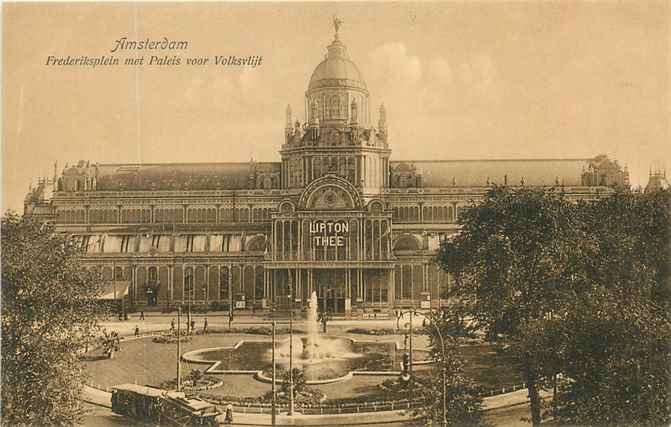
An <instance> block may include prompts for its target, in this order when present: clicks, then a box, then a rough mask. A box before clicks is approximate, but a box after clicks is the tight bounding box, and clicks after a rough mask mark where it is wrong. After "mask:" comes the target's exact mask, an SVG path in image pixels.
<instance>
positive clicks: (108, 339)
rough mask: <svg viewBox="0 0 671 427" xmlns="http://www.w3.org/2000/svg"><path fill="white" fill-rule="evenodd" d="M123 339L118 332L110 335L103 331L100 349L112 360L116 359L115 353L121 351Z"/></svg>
mask: <svg viewBox="0 0 671 427" xmlns="http://www.w3.org/2000/svg"><path fill="white" fill-rule="evenodd" d="M120 341H121V338H120V337H119V334H118V333H117V332H114V331H112V332H110V333H108V332H107V331H106V330H104V329H103V334H102V336H101V337H100V347H101V348H102V350H103V353H104V354H106V355H107V357H109V358H110V359H113V358H114V353H116V352H117V351H119V349H120V348H121V345H120Z"/></svg>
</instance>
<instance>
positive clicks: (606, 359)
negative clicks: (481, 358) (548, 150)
mask: <svg viewBox="0 0 671 427" xmlns="http://www.w3.org/2000/svg"><path fill="white" fill-rule="evenodd" d="M462 225H463V230H462V233H461V234H460V235H459V236H458V237H457V238H455V239H454V241H452V242H448V243H446V244H445V245H444V246H443V247H442V248H441V253H440V257H439V258H440V260H441V262H442V264H443V265H444V266H445V267H446V268H447V270H448V271H450V272H452V273H454V274H455V275H456V278H457V286H456V287H455V295H456V296H458V297H460V298H461V301H464V302H465V306H466V307H467V309H468V311H469V312H470V314H471V316H473V318H474V319H475V320H476V322H478V324H479V326H483V327H485V328H486V329H488V330H489V332H491V333H492V335H494V334H496V333H505V334H508V335H509V336H510V337H511V338H512V339H513V346H512V348H513V350H514V351H515V352H516V354H517V355H518V356H519V358H520V361H521V362H522V364H521V366H522V368H523V375H524V377H525V380H526V381H527V383H528V384H529V396H530V400H531V415H532V421H533V423H534V424H538V423H539V422H540V419H541V404H540V400H539V399H538V394H537V392H534V390H533V389H534V388H538V387H543V388H550V387H554V388H555V389H558V392H559V393H557V394H556V399H555V400H554V401H553V407H552V411H551V414H552V415H553V416H554V417H555V418H556V420H557V421H558V422H560V423H568V424H590V425H591V424H597V425H598V424H601V425H603V424H607V425H614V424H615V425H668V424H669V423H670V422H671V397H670V393H669V384H671V369H670V368H671V327H670V326H669V325H670V321H669V315H668V313H669V308H670V307H671V273H670V269H671V193H669V191H660V192H656V193H652V194H641V193H632V192H619V193H616V194H615V195H613V196H609V197H604V198H601V199H598V200H595V201H591V202H580V203H576V204H573V203H567V202H566V201H565V200H564V199H563V196H562V195H561V193H557V192H556V191H542V190H524V189H522V190H511V189H505V188H503V189H502V188H494V189H492V191H491V192H490V193H489V194H488V196H487V198H486V200H485V202H484V203H483V204H482V205H481V206H478V207H475V208H473V209H472V210H470V211H469V212H468V213H467V214H466V215H464V216H463V217H462ZM558 374H562V377H563V379H561V378H560V380H559V381H556V379H557V377H558ZM532 385H534V387H532Z"/></svg>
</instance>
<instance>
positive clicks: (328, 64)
mask: <svg viewBox="0 0 671 427" xmlns="http://www.w3.org/2000/svg"><path fill="white" fill-rule="evenodd" d="M326 87H350V88H357V89H361V90H363V91H365V92H367V91H368V90H367V87H366V82H365V81H364V79H363V76H362V75H361V71H359V67H357V66H356V64H355V63H354V62H352V61H351V60H350V59H349V58H348V57H347V48H346V47H345V45H344V44H342V43H341V42H340V41H339V40H337V39H336V40H334V41H333V43H331V44H330V45H329V46H328V54H327V55H326V59H324V60H323V61H322V62H321V63H320V64H319V65H317V68H315V71H314V72H313V73H312V77H311V78H310V84H309V86H308V91H311V90H314V89H321V88H326Z"/></svg>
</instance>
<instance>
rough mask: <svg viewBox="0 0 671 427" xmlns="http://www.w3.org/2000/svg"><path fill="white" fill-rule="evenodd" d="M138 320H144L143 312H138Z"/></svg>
mask: <svg viewBox="0 0 671 427" xmlns="http://www.w3.org/2000/svg"><path fill="white" fill-rule="evenodd" d="M140 320H144V311H140Z"/></svg>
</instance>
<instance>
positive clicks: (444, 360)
mask: <svg viewBox="0 0 671 427" xmlns="http://www.w3.org/2000/svg"><path fill="white" fill-rule="evenodd" d="M405 313H409V314H410V359H409V363H408V368H409V369H408V371H409V373H410V377H411V378H412V335H413V333H412V332H413V331H412V316H413V314H418V315H420V316H424V318H427V317H426V315H425V314H423V313H420V312H418V311H416V310H415V309H411V310H408V311H406V312H405ZM403 314H404V313H403V312H401V314H400V317H399V319H400V318H401V317H402V316H403ZM437 319H438V316H435V318H434V319H429V321H430V323H431V324H432V325H433V326H434V327H435V329H436V332H437V334H438V338H439V339H440V352H441V355H442V360H441V362H442V374H443V375H442V376H443V426H444V427H446V426H447V358H446V356H445V340H444V338H443V334H442V332H440V328H439V327H438V324H437ZM397 323H398V321H397ZM410 393H412V388H410ZM410 397H411V398H410V399H409V400H412V394H411V396H410Z"/></svg>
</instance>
